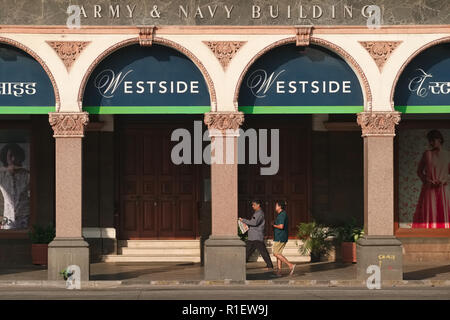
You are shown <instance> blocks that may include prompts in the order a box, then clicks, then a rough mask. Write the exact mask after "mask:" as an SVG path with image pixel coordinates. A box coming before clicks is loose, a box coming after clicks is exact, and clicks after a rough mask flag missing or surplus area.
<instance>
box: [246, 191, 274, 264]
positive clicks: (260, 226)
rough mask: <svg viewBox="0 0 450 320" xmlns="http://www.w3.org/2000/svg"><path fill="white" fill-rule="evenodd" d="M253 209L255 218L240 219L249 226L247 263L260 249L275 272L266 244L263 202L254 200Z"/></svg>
mask: <svg viewBox="0 0 450 320" xmlns="http://www.w3.org/2000/svg"><path fill="white" fill-rule="evenodd" d="M252 208H253V210H254V213H253V216H252V218H251V219H250V220H248V219H242V218H239V220H241V221H242V222H243V223H245V224H246V225H248V227H249V230H248V240H247V252H246V261H247V262H248V260H249V259H250V256H251V255H252V253H253V252H254V251H255V249H258V251H259V253H260V254H261V256H262V257H263V259H264V261H265V262H266V265H267V268H268V269H270V270H273V263H272V260H271V259H270V255H269V252H268V251H267V248H266V245H265V244H264V226H265V219H264V212H263V211H262V210H261V201H259V200H253V201H252Z"/></svg>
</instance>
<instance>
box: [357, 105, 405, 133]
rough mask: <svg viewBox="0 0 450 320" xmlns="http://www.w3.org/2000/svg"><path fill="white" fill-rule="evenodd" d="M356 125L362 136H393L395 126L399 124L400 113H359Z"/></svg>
mask: <svg viewBox="0 0 450 320" xmlns="http://www.w3.org/2000/svg"><path fill="white" fill-rule="evenodd" d="M357 122H358V124H359V125H360V126H361V130H362V136H363V137H368V136H395V126H396V125H397V124H399V123H400V112H395V111H394V112H361V113H358V118H357Z"/></svg>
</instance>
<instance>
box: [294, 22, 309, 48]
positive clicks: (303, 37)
mask: <svg viewBox="0 0 450 320" xmlns="http://www.w3.org/2000/svg"><path fill="white" fill-rule="evenodd" d="M312 28H313V27H312V26H307V27H300V26H297V27H296V29H297V32H296V36H295V37H296V45H297V47H298V46H302V47H307V46H309V41H310V39H311V32H312Z"/></svg>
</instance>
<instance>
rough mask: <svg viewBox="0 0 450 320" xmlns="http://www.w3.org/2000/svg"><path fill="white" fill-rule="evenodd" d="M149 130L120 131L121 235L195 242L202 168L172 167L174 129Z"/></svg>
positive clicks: (128, 128) (129, 237)
mask: <svg viewBox="0 0 450 320" xmlns="http://www.w3.org/2000/svg"><path fill="white" fill-rule="evenodd" d="M148 127H151V128H150V129H149V128H133V127H129V126H128V127H125V128H124V129H122V130H121V132H120V139H119V140H120V145H119V148H120V150H122V151H121V152H120V155H119V162H120V182H119V184H120V187H119V188H120V237H121V239H177V238H180V239H192V238H195V237H196V236H197V215H198V214H197V211H198V205H197V203H198V202H197V187H198V171H199V170H198V168H197V167H196V166H194V165H192V164H191V165H189V164H186V165H175V164H173V162H172V160H171V150H172V147H173V145H174V144H175V142H172V141H171V140H170V136H171V132H172V130H173V129H174V128H171V127H169V126H161V125H159V126H157V125H154V126H153V125H149V126H148Z"/></svg>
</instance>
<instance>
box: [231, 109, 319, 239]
mask: <svg viewBox="0 0 450 320" xmlns="http://www.w3.org/2000/svg"><path fill="white" fill-rule="evenodd" d="M247 128H254V129H255V130H259V129H267V130H268V135H270V133H269V132H270V130H271V129H278V130H279V170H278V172H277V173H276V174H275V175H261V174H260V168H261V167H264V166H263V165H260V164H241V165H239V216H241V217H248V218H249V217H250V216H251V215H252V213H253V211H252V208H251V201H252V200H253V199H258V200H261V201H262V209H263V211H264V213H265V218H266V233H265V235H266V237H268V238H272V237H273V228H272V227H271V223H272V222H274V221H275V218H276V213H275V201H277V200H285V201H286V202H287V210H286V211H287V213H288V216H289V236H290V237H295V236H296V233H297V225H298V224H299V223H300V222H308V221H309V211H308V208H309V197H310V172H311V169H310V168H311V165H310V159H311V154H310V132H311V117H310V116H309V115H290V116H289V117H286V115H282V116H280V115H246V118H245V122H244V125H243V129H244V130H245V129H247ZM273 150H274V149H273V148H272V146H270V145H269V146H268V154H272V153H273V152H274V151H273Z"/></svg>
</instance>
